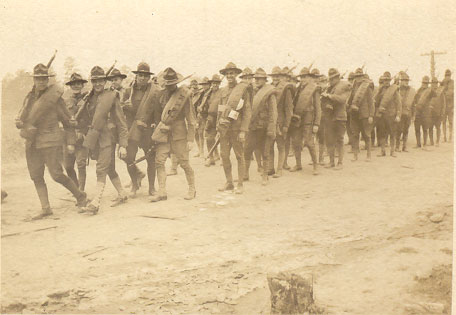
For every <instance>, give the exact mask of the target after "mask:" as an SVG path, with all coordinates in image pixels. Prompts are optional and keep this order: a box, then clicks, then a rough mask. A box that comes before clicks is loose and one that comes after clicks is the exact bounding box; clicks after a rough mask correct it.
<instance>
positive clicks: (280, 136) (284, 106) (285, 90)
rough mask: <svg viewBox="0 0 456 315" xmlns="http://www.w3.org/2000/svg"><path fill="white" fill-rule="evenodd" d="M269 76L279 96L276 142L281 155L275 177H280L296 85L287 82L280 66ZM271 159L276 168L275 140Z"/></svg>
mask: <svg viewBox="0 0 456 315" xmlns="http://www.w3.org/2000/svg"><path fill="white" fill-rule="evenodd" d="M269 76H271V78H272V85H273V86H275V90H276V91H275V93H276V98H277V128H276V138H275V143H277V151H278V152H279V156H278V157H277V171H276V172H274V175H273V177H274V178H278V177H281V176H282V173H283V171H282V170H283V165H284V163H285V158H286V152H285V142H286V139H287V135H288V129H289V128H290V122H291V116H292V115H293V91H294V86H293V84H292V83H288V82H286V75H285V74H284V73H283V72H282V71H281V70H280V68H279V67H274V68H273V69H272V73H271V74H270V75H269ZM270 160H271V163H270V168H272V169H274V142H273V145H272V146H271V152H270Z"/></svg>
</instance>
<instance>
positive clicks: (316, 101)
mask: <svg viewBox="0 0 456 315" xmlns="http://www.w3.org/2000/svg"><path fill="white" fill-rule="evenodd" d="M313 107H314V113H315V118H314V121H313V124H314V125H316V126H320V120H321V103H320V88H318V89H317V90H316V91H315V93H314V96H313Z"/></svg>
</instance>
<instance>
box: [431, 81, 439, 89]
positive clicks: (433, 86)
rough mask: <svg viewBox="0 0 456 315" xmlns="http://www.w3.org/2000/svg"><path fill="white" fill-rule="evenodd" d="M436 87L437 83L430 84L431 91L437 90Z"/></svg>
mask: <svg viewBox="0 0 456 315" xmlns="http://www.w3.org/2000/svg"><path fill="white" fill-rule="evenodd" d="M438 86H439V83H438V82H432V83H431V88H432V89H433V90H435V89H437V87H438Z"/></svg>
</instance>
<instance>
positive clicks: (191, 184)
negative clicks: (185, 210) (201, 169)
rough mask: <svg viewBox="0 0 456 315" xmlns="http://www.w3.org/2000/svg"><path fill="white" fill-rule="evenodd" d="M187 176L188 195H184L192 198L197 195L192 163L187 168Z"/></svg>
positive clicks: (186, 197) (186, 198) (188, 198)
mask: <svg viewBox="0 0 456 315" xmlns="http://www.w3.org/2000/svg"><path fill="white" fill-rule="evenodd" d="M187 163H188V162H187ZM185 177H186V178H187V183H188V193H187V196H185V197H184V199H185V200H192V199H194V198H195V197H196V188H195V172H194V171H193V169H192V168H191V167H190V165H188V166H187V167H186V168H185Z"/></svg>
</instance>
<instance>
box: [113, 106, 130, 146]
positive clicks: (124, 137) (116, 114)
mask: <svg viewBox="0 0 456 315" xmlns="http://www.w3.org/2000/svg"><path fill="white" fill-rule="evenodd" d="M111 117H112V119H113V122H114V124H115V125H116V127H117V131H118V133H119V145H120V146H121V147H124V148H126V147H127V143H128V127H127V121H126V119H125V114H124V113H123V111H122V107H120V99H119V97H116V98H115V99H114V104H113V107H112V109H111Z"/></svg>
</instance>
